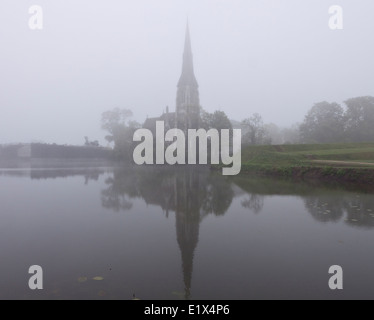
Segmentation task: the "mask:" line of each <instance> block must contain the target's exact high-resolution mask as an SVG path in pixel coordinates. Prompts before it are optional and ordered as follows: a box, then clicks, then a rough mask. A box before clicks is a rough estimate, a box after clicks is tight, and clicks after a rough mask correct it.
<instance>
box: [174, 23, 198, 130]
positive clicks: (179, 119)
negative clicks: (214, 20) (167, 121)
mask: <svg viewBox="0 0 374 320" xmlns="http://www.w3.org/2000/svg"><path fill="white" fill-rule="evenodd" d="M177 88H178V89H177V99H176V109H175V111H176V112H175V123H176V127H177V128H179V129H181V130H183V131H185V132H187V130H188V129H198V128H199V122H200V102H199V85H198V84H197V80H196V77H195V73H194V67H193V58H192V47H191V37H190V28H189V24H188V21H187V26H186V35H185V40H184V51H183V64H182V74H181V76H180V78H179V81H178V85H177Z"/></svg>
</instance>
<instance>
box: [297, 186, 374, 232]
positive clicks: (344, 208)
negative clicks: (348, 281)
mask: <svg viewBox="0 0 374 320" xmlns="http://www.w3.org/2000/svg"><path fill="white" fill-rule="evenodd" d="M304 203H305V207H306V208H307V210H308V211H309V213H310V214H311V215H312V217H313V218H314V219H316V220H317V221H320V222H338V221H341V220H342V219H344V221H345V223H346V224H348V225H350V226H356V227H364V228H373V227H374V197H373V196H372V195H368V194H362V195H356V194H352V193H340V194H337V195H335V196H331V195H330V196H328V195H325V196H313V197H306V198H305V200H304Z"/></svg>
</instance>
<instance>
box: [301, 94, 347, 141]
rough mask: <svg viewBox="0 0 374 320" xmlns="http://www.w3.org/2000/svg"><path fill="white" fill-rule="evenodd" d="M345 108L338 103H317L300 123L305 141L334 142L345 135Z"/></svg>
mask: <svg viewBox="0 0 374 320" xmlns="http://www.w3.org/2000/svg"><path fill="white" fill-rule="evenodd" d="M344 127H345V125H344V109H343V108H342V107H341V106H340V105H339V104H337V103H335V102H333V103H328V102H326V101H323V102H319V103H316V104H315V105H314V106H313V107H312V108H311V109H310V110H309V112H308V113H307V115H306V116H305V119H304V122H303V123H302V124H301V125H300V133H301V137H302V140H303V142H306V143H334V142H342V141H343V137H344Z"/></svg>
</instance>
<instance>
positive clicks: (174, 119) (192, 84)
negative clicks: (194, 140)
mask: <svg viewBox="0 0 374 320" xmlns="http://www.w3.org/2000/svg"><path fill="white" fill-rule="evenodd" d="M156 121H164V124H165V130H168V129H171V128H178V129H181V130H183V131H184V132H185V133H186V132H187V130H188V129H198V128H199V124H200V101H199V85H198V83H197V80H196V77H195V73H194V67H193V57H192V47H191V38H190V30H189V26H188V23H187V27H186V36H185V43H184V52H183V65H182V74H181V76H180V78H179V81H178V85H177V98H176V108H175V112H169V107H166V112H164V113H163V114H162V115H161V116H160V117H156V118H148V119H147V120H146V121H145V122H144V124H143V128H146V129H149V130H151V131H152V132H153V133H154V132H155V131H156Z"/></svg>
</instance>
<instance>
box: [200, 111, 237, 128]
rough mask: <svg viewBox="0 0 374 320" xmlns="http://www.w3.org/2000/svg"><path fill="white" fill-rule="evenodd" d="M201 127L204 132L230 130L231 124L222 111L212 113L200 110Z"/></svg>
mask: <svg viewBox="0 0 374 320" xmlns="http://www.w3.org/2000/svg"><path fill="white" fill-rule="evenodd" d="M201 127H202V128H204V129H205V130H209V129H217V130H222V129H230V130H232V124H231V121H230V119H229V118H228V117H227V115H226V113H224V112H223V111H218V110H217V111H214V112H213V113H209V112H206V111H204V110H202V112H201Z"/></svg>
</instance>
